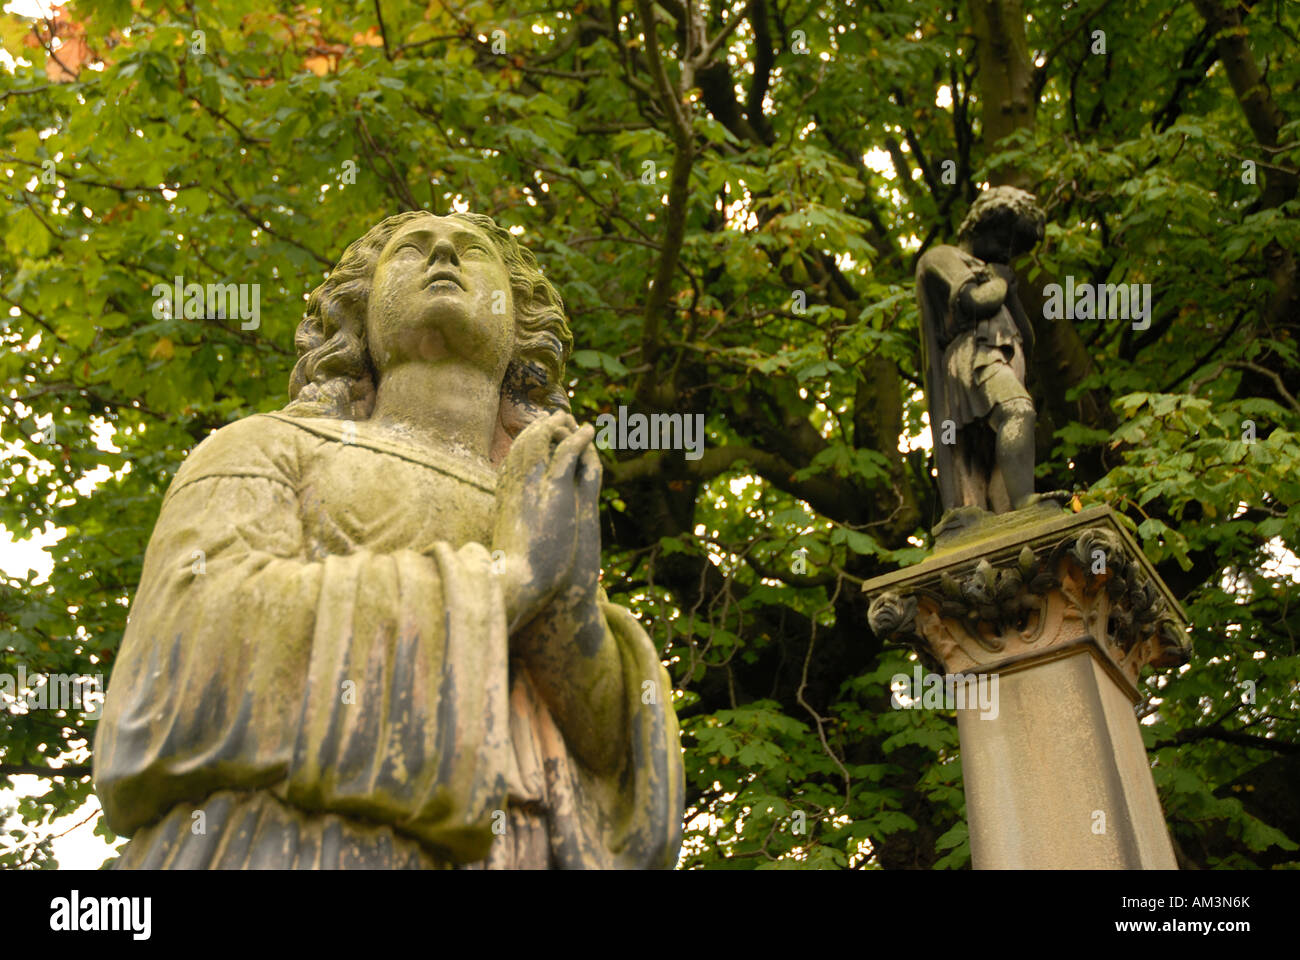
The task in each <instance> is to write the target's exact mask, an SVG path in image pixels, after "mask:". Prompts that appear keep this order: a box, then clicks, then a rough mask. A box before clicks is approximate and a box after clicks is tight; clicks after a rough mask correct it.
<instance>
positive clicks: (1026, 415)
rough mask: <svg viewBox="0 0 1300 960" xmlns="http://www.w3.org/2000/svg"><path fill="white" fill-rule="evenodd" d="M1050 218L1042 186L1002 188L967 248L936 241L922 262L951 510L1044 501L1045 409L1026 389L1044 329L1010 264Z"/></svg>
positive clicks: (928, 358) (989, 200) (935, 432)
mask: <svg viewBox="0 0 1300 960" xmlns="http://www.w3.org/2000/svg"><path fill="white" fill-rule="evenodd" d="M1044 224H1045V218H1044V215H1043V212H1042V210H1040V209H1039V207H1038V205H1037V204H1036V203H1035V202H1034V197H1033V195H1032V194H1030V193H1027V192H1025V191H1024V190H1019V189H1016V188H1015V187H1006V186H1003V187H994V188H992V189H990V190H986V191H985V192H984V193H983V194H981V195H980V197H979V198H978V199H977V200H976V201H975V203H974V204H973V205H972V206H971V209H970V212H969V213H968V214H967V216H966V219H965V220H964V221H962V225H961V228H960V229H959V231H958V234H957V236H958V245H957V246H955V247H954V246H947V245H944V246H938V247H933V248H931V249H930V250H928V251H926V252H925V254H923V255H922V256H921V258H920V260H919V261H918V262H917V265H916V299H917V304H918V306H919V308H920V315H921V332H922V353H923V366H924V377H925V393H926V401H927V404H928V406H929V409H930V430H931V434H932V436H933V437H934V455H935V463H936V467H937V469H938V473H939V491H940V495H941V498H942V501H943V509H944V511H945V513H946V512H948V511H951V510H955V509H958V508H962V507H973V508H977V509H980V510H990V511H992V512H993V513H1005V512H1008V511H1010V510H1012V509H1020V508H1022V507H1025V506H1028V505H1030V504H1031V503H1034V502H1036V501H1037V500H1039V499H1042V497H1039V496H1037V495H1035V494H1034V424H1035V414H1034V405H1033V401H1032V400H1031V399H1030V396H1029V391H1028V390H1027V389H1026V388H1025V368H1026V363H1027V358H1028V355H1029V353H1030V351H1031V350H1032V349H1033V343H1034V330H1033V326H1032V325H1031V324H1030V322H1029V318H1028V317H1027V316H1026V315H1025V311H1024V308H1023V307H1022V306H1021V304H1020V299H1019V297H1018V296H1017V295H1016V277H1015V272H1014V271H1013V270H1012V269H1011V266H1010V264H1011V261H1012V260H1013V259H1014V258H1016V257H1018V256H1020V255H1021V254H1024V253H1026V252H1028V251H1029V250H1031V249H1033V247H1034V246H1035V244H1037V243H1038V242H1039V241H1040V240H1042V238H1043V234H1044ZM1044 496H1059V494H1048V495H1044ZM941 526H942V524H941Z"/></svg>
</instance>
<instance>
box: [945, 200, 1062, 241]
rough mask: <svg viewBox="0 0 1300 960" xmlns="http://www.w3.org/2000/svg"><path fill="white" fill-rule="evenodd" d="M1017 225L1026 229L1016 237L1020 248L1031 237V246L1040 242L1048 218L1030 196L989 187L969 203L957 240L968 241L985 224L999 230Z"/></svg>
mask: <svg viewBox="0 0 1300 960" xmlns="http://www.w3.org/2000/svg"><path fill="white" fill-rule="evenodd" d="M1017 222H1019V223H1021V224H1023V225H1024V226H1025V227H1027V228H1028V231H1027V232H1025V231H1022V232H1024V234H1025V235H1024V236H1022V237H1020V238H1019V239H1020V240H1021V241H1022V245H1023V244H1024V242H1027V241H1028V240H1029V237H1030V235H1032V236H1033V242H1034V243H1038V242H1039V241H1041V240H1042V239H1043V236H1044V234H1045V232H1046V228H1047V217H1046V216H1045V215H1044V214H1043V210H1042V208H1041V207H1039V206H1038V201H1037V199H1036V198H1035V197H1034V195H1033V194H1032V193H1030V192H1029V191H1027V190H1021V189H1020V188H1018V187H1011V186H1000V187H990V188H989V189H988V190H985V191H984V192H983V193H981V194H980V195H979V196H978V197H976V198H975V202H974V203H972V204H971V207H970V210H969V211H968V212H967V214H966V219H965V220H963V221H962V222H961V226H960V227H959V228H958V230H957V239H958V240H959V241H960V240H966V239H968V238H969V237H970V236H972V235H973V234H974V233H975V230H976V229H977V228H979V227H982V226H985V225H986V224H987V225H992V226H994V227H998V226H1002V225H1006V226H1011V225H1013V224H1016V223H1017ZM1026 249H1028V247H1026Z"/></svg>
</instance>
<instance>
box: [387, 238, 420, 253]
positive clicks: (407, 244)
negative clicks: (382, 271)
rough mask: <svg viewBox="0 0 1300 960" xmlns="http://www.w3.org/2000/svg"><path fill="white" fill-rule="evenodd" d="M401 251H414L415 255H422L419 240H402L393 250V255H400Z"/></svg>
mask: <svg viewBox="0 0 1300 960" xmlns="http://www.w3.org/2000/svg"><path fill="white" fill-rule="evenodd" d="M403 250H414V251H415V252H416V253H422V252H423V248H422V244H421V243H420V241H419V240H417V239H416V238H414V237H412V238H411V239H410V240H403V241H402V242H401V243H399V244H398V245H397V247H396V248H394V250H393V253H401V252H402V251H403Z"/></svg>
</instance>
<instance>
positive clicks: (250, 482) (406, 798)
mask: <svg viewBox="0 0 1300 960" xmlns="http://www.w3.org/2000/svg"><path fill="white" fill-rule="evenodd" d="M355 426H356V425H355V424H351V423H347V422H341V421H335V420H328V419H322V418H297V417H291V416H287V415H284V414H262V415H257V416H252V417H248V418H246V419H244V420H240V421H238V422H236V423H233V424H231V425H229V426H227V427H225V428H223V429H221V430H219V431H217V432H216V433H215V434H213V435H212V436H211V437H209V438H208V439H206V440H205V441H203V443H201V444H199V446H198V447H196V448H195V450H194V451H193V452H192V453H191V455H190V456H189V458H188V459H187V460H186V461H185V463H184V465H183V466H182V468H181V469H180V471H179V472H178V473H177V475H176V477H175V479H174V480H173V481H172V484H171V486H170V487H169V489H168V491H167V493H166V496H165V497H164V500H163V507H162V512H161V515H160V516H159V519H158V523H157V526H156V527H155V529H154V533H153V536H152V538H151V540H150V543H149V547H148V550H147V552H146V554H145V562H144V569H143V573H142V576H141V581H140V588H139V591H138V592H137V595H136V597H135V601H134V603H133V605H132V608H131V614H130V617H129V620H128V625H127V630H126V634H125V637H124V638H123V641H122V645H121V649H120V652H119V654H118V657H117V660H116V662H115V663H114V665H113V670H112V674H111V677H110V681H109V687H108V692H107V695H106V699H105V704H104V712H103V716H102V718H101V720H100V722H99V729H98V732H97V736H96V742H95V751H94V774H95V787H96V791H97V793H98V795H99V798H100V801H101V803H102V805H103V809H104V813H105V816H106V818H107V820H108V824H109V826H110V827H111V828H112V829H113V830H114V831H115V832H117V833H119V834H121V835H126V836H132V841H131V843H130V844H128V846H127V847H126V849H125V851H124V853H123V856H122V857H121V859H120V860H119V861H118V865H119V866H123V867H155V868H157V867H172V868H186V867H199V868H202V867H285V868H288V867H321V868H330V867H349V866H354V867H413V868H467V867H468V868H510V867H536V868H546V867H550V868H588V867H596V868H612V867H619V868H653V867H671V866H673V864H674V863H675V862H676V858H677V854H678V848H679V846H680V841H681V816H682V807H683V768H682V759H681V750H680V742H679V734H678V727H677V721H676V716H675V714H674V711H673V707H672V686H671V683H670V681H669V678H668V675H667V672H666V671H665V670H664V668H663V666H662V664H661V663H660V662H659V658H658V656H657V654H656V652H655V649H654V646H653V644H652V643H651V641H650V639H649V637H648V636H647V635H646V634H645V632H644V630H642V628H641V626H640V624H639V623H638V622H637V620H636V618H635V617H633V616H632V615H631V614H630V613H629V612H628V611H626V610H624V609H623V608H621V607H618V606H616V605H614V604H611V603H609V602H608V601H607V600H606V599H605V598H604V595H603V592H602V595H601V609H602V612H603V613H604V616H605V623H606V642H607V643H612V644H614V645H615V649H616V650H617V652H618V657H617V660H618V662H619V663H620V664H621V669H622V677H621V685H620V689H621V691H622V692H621V702H619V703H618V707H619V709H618V710H617V711H610V715H609V716H604V717H601V716H597V717H592V718H591V719H592V720H593V722H594V725H595V727H596V729H599V730H601V731H603V732H604V734H605V735H606V736H608V737H611V738H616V739H617V742H618V744H619V751H618V756H619V757H620V760H619V761H618V763H617V766H616V768H614V769H611V770H603V771H596V770H593V769H591V768H589V767H588V766H586V765H585V764H584V763H583V761H582V760H581V759H580V758H578V757H577V756H575V755H574V753H573V752H572V750H571V749H570V748H569V746H568V744H567V743H566V740H565V737H564V735H563V733H562V731H561V730H560V729H559V727H558V726H557V724H556V722H555V720H554V719H553V717H552V715H551V712H550V711H549V710H548V708H547V706H546V704H545V702H544V701H543V699H542V697H541V695H540V694H539V693H538V691H537V688H536V687H535V686H534V684H533V682H532V679H531V677H530V675H529V671H528V668H527V667H526V666H525V665H524V664H523V663H522V662H519V661H517V660H514V659H512V657H511V654H510V649H509V638H508V636H507V629H506V613H505V607H504V601H503V598H502V589H501V586H500V583H499V581H498V579H497V578H496V577H495V575H494V573H493V571H492V564H491V558H490V556H489V552H488V549H487V547H485V546H484V545H483V544H485V543H488V542H490V538H489V535H490V530H491V522H492V511H493V509H494V489H495V475H494V474H493V473H492V472H491V471H488V470H486V469H483V470H480V469H476V468H474V467H473V466H472V465H470V464H468V463H466V462H465V461H462V460H457V459H453V458H451V457H450V456H447V457H443V456H441V455H439V454H437V453H434V452H430V451H428V450H425V449H423V448H415V447H408V446H405V445H401V444H397V443H394V442H392V441H388V440H384V439H380V438H376V437H375V436H372V435H370V432H368V431H362V432H360V433H359V432H357V431H356V430H355V429H354V428H355ZM541 616H546V614H545V613H543V614H542V615H541ZM647 690H651V691H654V695H651V696H646V695H645V692H646V691H647ZM646 700H651V701H653V702H650V703H647V702H644V701H646Z"/></svg>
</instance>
